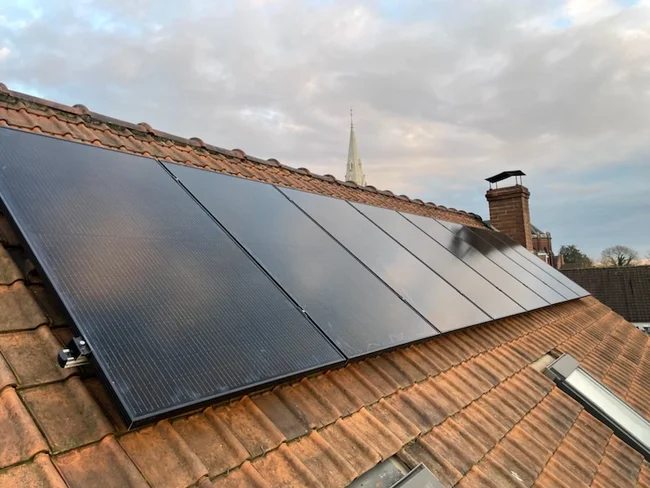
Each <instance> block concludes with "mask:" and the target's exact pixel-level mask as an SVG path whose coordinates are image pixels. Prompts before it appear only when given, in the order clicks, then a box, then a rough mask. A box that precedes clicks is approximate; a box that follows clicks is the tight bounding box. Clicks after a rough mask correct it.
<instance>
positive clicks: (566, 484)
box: [534, 456, 589, 488]
mask: <svg viewBox="0 0 650 488" xmlns="http://www.w3.org/2000/svg"><path fill="white" fill-rule="evenodd" d="M534 486H535V487H539V488H542V487H548V488H586V487H588V486H589V485H587V484H586V483H584V482H583V481H582V480H580V479H579V478H578V477H577V476H575V472H574V471H573V470H572V469H571V468H570V467H567V466H566V465H565V464H563V463H562V462H561V461H560V460H559V458H558V457H556V456H554V457H552V458H551V459H550V460H549V462H548V463H547V464H546V466H545V467H544V470H543V471H542V473H541V474H540V476H539V478H537V481H536V482H535V485H534Z"/></svg>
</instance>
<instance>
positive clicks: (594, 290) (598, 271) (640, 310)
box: [562, 266, 650, 323]
mask: <svg viewBox="0 0 650 488" xmlns="http://www.w3.org/2000/svg"><path fill="white" fill-rule="evenodd" d="M562 273H564V274H565V275H566V276H568V277H569V278H571V279H572V280H573V281H575V282H576V283H578V284H579V285H580V286H582V287H583V288H584V289H585V290H589V293H591V294H592V295H593V296H595V297H596V298H598V299H599V300H600V301H602V302H603V303H605V304H607V306H608V307H611V308H612V309H613V310H615V311H616V312H617V313H619V314H620V315H621V316H622V317H625V319H626V320H629V321H630V322H641V323H647V322H650V266H622V267H611V268H609V267H608V268H580V269H562Z"/></svg>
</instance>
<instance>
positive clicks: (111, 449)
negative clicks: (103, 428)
mask: <svg viewBox="0 0 650 488" xmlns="http://www.w3.org/2000/svg"><path fill="white" fill-rule="evenodd" d="M54 463H55V464H56V467H57V468H58V469H59V471H60V472H61V474H62V475H63V478H64V479H65V481H66V483H67V484H68V486H69V487H71V488H77V487H79V488H83V487H86V486H102V487H106V488H110V487H115V488H122V487H123V488H127V487H133V488H136V487H146V486H149V485H148V484H147V482H146V481H145V479H144V478H143V477H142V474H140V471H138V469H137V468H136V467H135V465H134V464H133V462H132V461H131V460H130V459H129V457H128V456H127V455H126V453H125V452H124V450H123V449H122V447H120V445H119V444H118V442H117V441H116V440H115V438H114V437H112V436H109V437H106V438H105V439H103V440H102V441H100V442H98V443H97V444H93V445H91V446H88V447H84V448H81V449H78V450H75V451H70V452H68V453H66V454H61V455H59V456H57V457H55V458H54Z"/></svg>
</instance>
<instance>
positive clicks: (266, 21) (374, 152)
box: [0, 0, 650, 248]
mask: <svg viewBox="0 0 650 488" xmlns="http://www.w3.org/2000/svg"><path fill="white" fill-rule="evenodd" d="M629 3H630V2H620V1H614V0H609V1H607V0H598V1H586V0H567V1H564V2H563V1H560V0H548V1H543V0H518V1H517V2H512V1H509V0H491V1H483V0H464V1H463V2H457V1H452V0H436V1H435V2H431V1H418V0H414V1H411V2H401V1H397V0H381V1H379V0H376V1H375V0H368V1H366V2H349V1H344V0H328V1H323V0H312V1H308V2H297V1H296V2H293V1H288V0H274V1H259V0H251V1H235V0H232V1H230V2H205V1H199V0H187V1H185V2H182V4H178V3H176V2H171V1H166V2H165V1H160V2H154V1H152V0H148V1H141V2H133V1H126V0H115V1H108V0H87V1H84V2H76V1H72V0H69V1H67V2H66V1H61V2H45V1H44V0H43V1H41V2H38V1H35V0H32V1H31V2H29V4H27V3H25V1H24V0H20V1H19V2H16V3H12V1H11V0H9V4H8V5H5V6H3V8H2V9H0V15H2V16H3V18H4V20H3V21H2V22H0V29H2V26H3V25H11V26H14V27H12V28H8V29H4V31H2V30H0V42H2V43H3V44H2V45H4V46H7V49H8V50H10V52H11V56H6V57H5V59H4V62H3V71H2V77H3V80H2V81H3V82H5V83H6V84H7V85H8V86H9V87H10V88H12V87H13V88H15V87H21V88H22V89H26V90H28V91H30V92H33V93H38V94H40V95H42V96H46V97H48V98H53V99H55V100H57V101H61V102H64V103H69V104H75V103H83V104H85V105H87V106H88V107H90V109H91V110H94V111H97V112H101V113H106V114H109V115H111V116H114V117H119V118H123V119H126V120H129V121H133V122H141V121H146V122H148V123H150V124H151V125H152V126H153V127H156V128H159V129H161V130H165V131H168V132H173V133H177V134H180V135H183V136H187V137H191V136H197V137H201V138H202V139H203V140H205V141H208V142H211V143H213V144H216V145H220V146H224V147H229V148H234V147H239V148H242V149H244V150H245V151H246V152H248V153H250V154H253V155H256V156H259V157H263V158H269V157H275V158H278V159H280V160H281V161H283V162H284V163H286V164H290V165H294V166H305V167H309V168H310V169H312V170H313V171H318V172H323V173H332V174H334V175H336V176H338V177H342V176H343V174H344V169H345V160H346V151H347V137H348V134H347V129H348V123H349V121H348V110H349V107H350V105H353V106H354V108H355V126H356V127H357V136H358V140H359V146H360V151H361V157H362V159H363V161H364V165H365V172H366V175H367V177H368V181H369V183H370V184H373V185H375V186H378V187H380V188H390V189H392V190H393V191H395V192H397V193H407V194H409V195H411V196H413V197H421V198H423V199H426V200H433V201H435V202H437V203H440V204H443V205H450V206H455V207H459V208H463V209H466V210H469V211H474V212H477V213H481V214H483V215H486V213H487V208H486V207H487V206H486V203H485V200H484V197H483V192H484V190H485V185H484V181H483V178H485V177H487V176H490V175H491V174H495V173H497V172H500V171H502V170H504V169H515V168H519V169H522V170H524V171H525V172H526V173H528V175H529V177H528V179H527V184H528V185H529V186H530V187H531V190H532V191H533V195H534V197H533V198H537V199H538V200H533V201H532V202H531V207H532V209H533V215H534V217H535V218H539V219H541V220H542V222H544V225H546V222H545V221H544V217H543V216H538V214H536V212H535V210H534V209H535V206H536V205H538V206H539V207H540V208H545V207H543V205H544V204H543V203H542V202H543V200H544V196H545V195H549V196H550V195H553V196H556V197H558V198H559V197H561V198H562V201H565V200H567V201H568V200H571V201H573V202H574V204H575V205H582V203H580V202H581V201H583V200H584V199H585V197H586V193H585V192H588V190H589V188H591V189H592V190H594V189H595V188H602V191H601V192H600V193H598V194H597V195H598V198H601V199H606V198H607V197H608V195H609V196H611V195H612V190H611V188H610V187H608V186H607V185H604V186H603V185H602V183H594V185H596V186H591V187H590V185H591V183H585V184H584V186H583V187H582V190H580V189H579V188H578V190H577V191H575V192H570V191H568V190H567V189H566V188H565V189H562V185H563V184H568V183H574V182H575V180H572V181H570V182H566V181H564V180H565V178H567V177H569V176H567V173H568V172H569V173H571V176H570V177H571V178H586V177H587V175H589V174H590V173H592V172H594V171H600V170H601V169H603V170H607V169H608V168H613V167H614V166H616V165H620V164H631V163H635V164H641V163H642V162H643V161H645V160H647V159H648V157H650V90H649V89H648V86H650V83H649V82H650V55H649V54H648V53H650V36H648V35H647V33H648V32H650V3H649V2H648V1H641V2H638V3H637V4H636V5H632V6H630V5H629ZM625 181H626V182H632V181H633V177H631V176H630V177H629V179H628V180H625ZM577 184H578V187H579V186H580V184H581V183H580V182H579V181H578V182H577ZM621 184H625V182H621ZM553 185H555V186H553ZM558 185H559V186H558ZM599 185H600V186H599ZM571 195H573V196H571ZM638 198H641V199H647V198H648V197H647V196H646V195H645V194H638ZM608 201H609V200H608ZM645 202H647V200H645ZM637 203H639V205H642V204H644V202H637ZM611 204H612V205H616V203H615V202H613V201H612V203H611ZM635 208H641V207H635ZM588 211H589V209H585V212H588ZM539 215H541V213H540V214H539ZM558 219H559V217H558V216H555V217H554V219H553V220H552V221H551V220H550V219H549V221H548V224H549V225H548V226H547V227H546V228H545V230H551V231H552V232H553V231H554V227H556V226H558V227H561V226H560V225H559V224H558V223H557V222H558ZM579 220H580V219H577V221H575V222H572V223H571V225H573V226H575V228H576V229H578V230H579V229H581V227H580V226H581V225H583V224H581V222H580V221H579ZM582 220H584V219H582ZM562 228H564V227H562ZM572 228H574V227H572ZM641 232H642V233H643V232H646V234H642V235H641V236H639V235H635V236H634V237H632V236H630V239H632V238H634V239H637V240H645V242H646V243H647V247H648V248H650V231H641ZM558 234H559V238H560V239H564V238H565V237H564V236H566V239H569V238H573V236H574V234H571V233H569V232H567V231H566V230H562V231H558ZM554 235H555V234H554ZM575 235H577V237H576V239H578V238H579V236H580V233H579V232H576V233H575ZM578 240H579V239H578ZM576 243H579V242H576ZM558 247H559V246H558Z"/></svg>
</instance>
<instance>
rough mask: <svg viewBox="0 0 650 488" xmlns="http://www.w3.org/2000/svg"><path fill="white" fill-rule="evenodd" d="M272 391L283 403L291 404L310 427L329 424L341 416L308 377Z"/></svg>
mask: <svg viewBox="0 0 650 488" xmlns="http://www.w3.org/2000/svg"><path fill="white" fill-rule="evenodd" d="M274 393H275V395H276V396H277V397H278V398H280V400H282V401H283V402H284V403H285V405H292V406H293V409H294V412H295V413H296V414H297V415H298V416H299V417H300V418H301V419H304V420H305V422H306V424H307V425H308V426H309V427H310V428H312V429H315V428H320V427H324V426H325V425H327V424H331V423H332V422H334V421H335V420H336V419H337V418H339V417H340V416H341V412H339V411H338V409H337V408H336V407H335V406H334V405H333V404H332V403H331V402H330V401H329V400H328V399H327V398H325V396H324V395H322V394H321V393H319V391H318V389H317V388H316V387H315V386H314V385H313V384H312V383H311V382H310V380H308V379H304V380H302V381H301V382H299V383H296V384H294V385H291V386H285V387H281V388H277V389H275V390H274Z"/></svg>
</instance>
